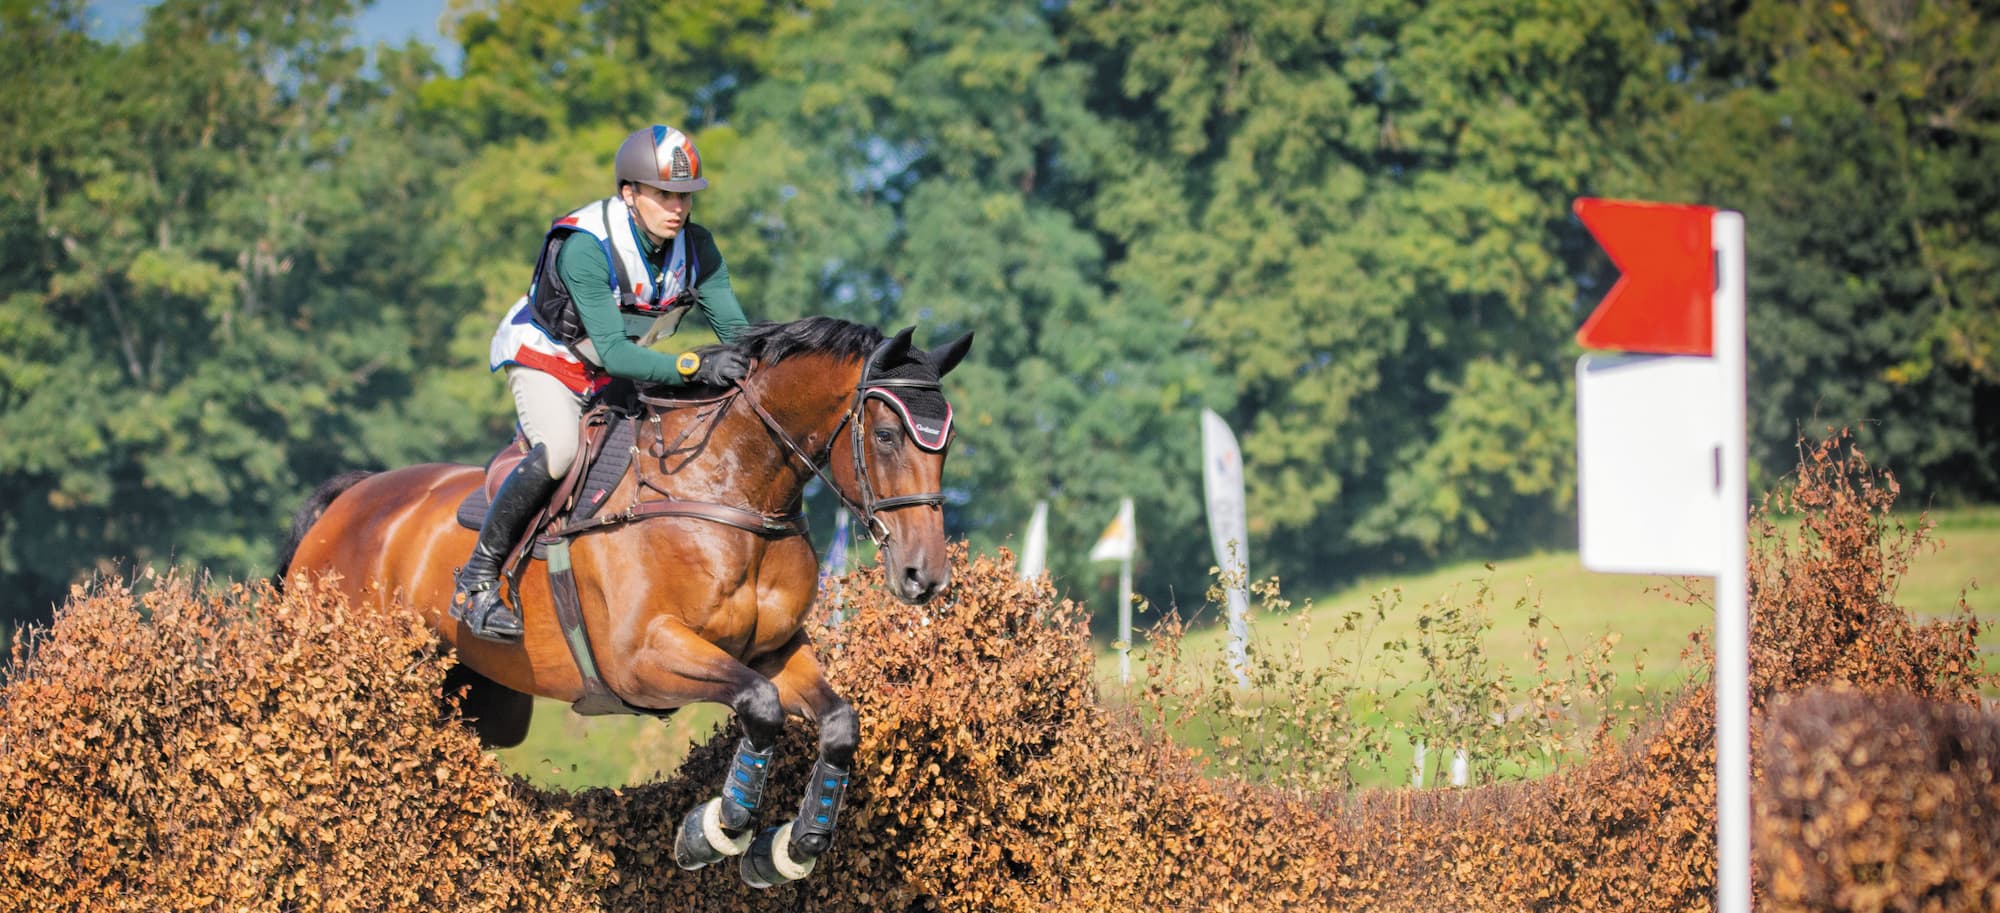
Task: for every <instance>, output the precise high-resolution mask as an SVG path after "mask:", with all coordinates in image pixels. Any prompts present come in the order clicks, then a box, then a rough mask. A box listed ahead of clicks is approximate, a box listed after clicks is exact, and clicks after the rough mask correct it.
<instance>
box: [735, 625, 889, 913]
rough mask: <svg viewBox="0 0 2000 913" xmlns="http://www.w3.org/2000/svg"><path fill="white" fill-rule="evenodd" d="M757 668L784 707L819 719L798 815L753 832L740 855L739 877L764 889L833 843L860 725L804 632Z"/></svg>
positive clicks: (794, 875) (802, 870)
mask: <svg viewBox="0 0 2000 913" xmlns="http://www.w3.org/2000/svg"><path fill="white" fill-rule="evenodd" d="M758 670H759V671H762V672H768V674H769V675H770V676H771V682H772V684H774V685H776V686H777V688H778V694H779V695H780V697H781V699H782V700H783V702H784V706H785V710H786V711H787V712H789V713H796V714H802V715H809V716H811V717H813V718H814V719H816V720H818V721H819V757H818V758H817V759H815V760H814V761H813V769H812V777H811V778H810V779H809V780H807V782H806V790H805V796H804V797H803V798H801V799H800V800H799V813H798V816H797V817H795V818H793V819H792V820H791V821H789V822H786V823H785V824H782V825H779V826H777V827H773V828H769V829H766V830H765V831H764V832H763V833H761V834H759V835H757V838H756V840H755V841H754V842H752V843H751V845H750V850H749V852H747V853H745V854H744V855H743V865H742V871H743V880H744V881H745V882H746V883H748V884H749V885H751V886H752V887H758V888H768V887H771V886H773V885H777V884H783V883H784V882H787V881H797V880H799V879H801V878H804V877H806V876H807V875H809V874H811V873H812V870H813V865H814V863H815V862H817V861H818V859H819V857H820V856H821V855H823V854H825V853H826V851H827V848H828V847H831V846H832V845H833V831H834V825H835V823H836V822H837V821H838V820H839V818H840V807H841V805H842V803H843V802H844V801H845V800H846V797H847V772H848V771H849V770H851V769H852V768H853V764H854V749H855V747H856V746H858V745H859V744H860V742H861V726H860V721H859V720H858V719H857V718H856V717H855V714H854V706H853V705H852V704H849V703H848V702H847V699H845V698H843V697H841V696H840V695H839V694H836V693H834V690H833V686H832V685H829V684H827V681H826V676H825V674H824V673H822V672H821V671H820V668H819V660H818V659H817V658H815V657H814V656H813V652H812V644H811V642H810V641H808V640H806V636H805V633H804V632H800V633H799V634H798V635H797V636H795V637H793V638H792V640H791V642H790V643H788V644H786V645H785V648H784V649H782V650H780V651H778V653H777V654H775V655H774V656H772V657H770V658H769V659H767V660H765V661H764V662H762V663H759V664H758Z"/></svg>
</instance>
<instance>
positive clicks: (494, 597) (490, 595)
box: [450, 579, 521, 643]
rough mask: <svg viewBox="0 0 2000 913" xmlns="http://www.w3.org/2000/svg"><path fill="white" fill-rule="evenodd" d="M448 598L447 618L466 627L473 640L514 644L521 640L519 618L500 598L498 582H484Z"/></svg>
mask: <svg viewBox="0 0 2000 913" xmlns="http://www.w3.org/2000/svg"><path fill="white" fill-rule="evenodd" d="M453 586H454V591H453V593H452V596H451V610H450V614H451V617H452V619H453V620H454V621H460V622H464V623H465V627H466V629H467V630H469V631H471V632H472V634H473V636H474V637H480V638H484V639H486V640H495V641H499V642H501V643H513V642H515V641H518V640H520V639H521V617H520V616H519V615H518V614H516V613H515V612H514V610H513V608H511V607H509V606H508V605H507V601H506V600H504V599H501V598H500V581H499V580H497V579H495V580H491V581H487V582H486V585H485V586H481V587H475V588H472V589H462V588H457V587H458V584H457V581H456V580H454V581H453Z"/></svg>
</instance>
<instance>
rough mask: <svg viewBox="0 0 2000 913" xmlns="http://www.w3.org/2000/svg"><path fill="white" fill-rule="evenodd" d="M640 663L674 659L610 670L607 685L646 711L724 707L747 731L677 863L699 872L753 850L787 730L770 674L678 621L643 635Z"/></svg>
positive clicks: (689, 825)
mask: <svg viewBox="0 0 2000 913" xmlns="http://www.w3.org/2000/svg"><path fill="white" fill-rule="evenodd" d="M633 652H634V653H635V654H636V655H644V656H656V657H672V658H673V661H672V663H671V665H669V664H665V663H654V662H645V663H621V664H619V666H617V667H614V668H612V669H609V670H607V671H608V672H609V674H608V675H607V683H608V684H610V685H611V687H612V689H613V690H614V691H616V692H617V693H618V694H620V695H622V696H624V697H625V699H626V700H628V701H631V702H633V703H635V704H640V705H642V706H648V707H680V706H685V705H687V704H692V703H697V702H703V701H706V702H712V703H718V704H726V705H728V706H729V708H730V709H732V710H734V711H736V719H737V721H738V722H740V723H741V724H742V726H743V737H742V738H741V739H739V740H737V743H736V754H735V755H734V756H733V757H732V758H731V759H730V763H729V774H728V777H727V779H726V780H724V781H723V785H722V794H721V795H720V796H717V797H716V798H714V799H710V800H709V801H707V802H704V803H702V804H701V805H698V806H695V808H694V810H693V811H690V812H688V814H687V816H686V817H685V818H683V819H682V820H681V826H680V831H679V832H678V833H677V834H676V835H675V839H674V861H675V862H676V863H678V864H679V865H680V867H681V868H684V869H699V868H701V867H702V866H705V865H708V864H710V863H715V862H721V861H722V860H723V859H726V858H728V857H730V856H736V855H740V854H742V853H743V852H744V851H745V850H747V849H749V848H750V842H751V838H752V837H753V836H754V835H753V833H752V829H751V828H752V825H753V824H754V823H755V820H756V813H757V809H758V807H759V806H760V805H761V804H762V802H763V796H764V780H765V778H766V777H768V776H769V775H770V762H771V754H772V752H773V751H775V750H776V748H777V746H778V736H779V734H780V733H782V732H783V731H784V728H785V703H784V700H783V699H782V697H781V695H780V694H779V691H778V686H776V685H774V684H772V682H771V680H770V679H769V677H767V676H766V675H765V674H763V673H761V672H758V671H756V670H753V669H751V668H750V667H749V666H746V665H744V664H742V663H740V662H737V660H736V658H735V657H733V656H730V655H729V654H728V653H726V652H724V651H723V650H722V649H721V648H719V647H717V646H716V645H714V644H712V643H709V642H708V641H707V640H705V639H703V638H702V637H701V635H699V634H696V633H695V632H694V631H693V630H691V629H689V628H688V627H687V625H686V624H684V623H682V622H681V621H680V620H679V619H674V618H666V619H659V620H656V621H655V622H654V623H653V624H651V625H649V626H648V627H647V628H646V630H645V640H644V649H643V650H642V651H633Z"/></svg>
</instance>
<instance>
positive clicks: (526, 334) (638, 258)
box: [489, 197, 700, 395]
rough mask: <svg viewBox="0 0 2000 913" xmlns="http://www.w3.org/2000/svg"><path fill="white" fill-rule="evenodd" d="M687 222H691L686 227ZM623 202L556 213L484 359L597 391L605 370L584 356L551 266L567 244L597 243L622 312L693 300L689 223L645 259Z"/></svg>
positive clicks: (581, 337)
mask: <svg viewBox="0 0 2000 913" xmlns="http://www.w3.org/2000/svg"><path fill="white" fill-rule="evenodd" d="M691 227H692V226H690V228H691ZM637 231H638V229H636V228H634V227H632V223H631V217H630V216H629V215H628V214H627V213H626V211H625V202H624V201H623V200H621V199H619V198H617V197H609V198H606V199H603V200H598V201H596V202H593V203H588V204H585V205H584V206H582V207H581V208H579V209H577V210H576V211H575V212H572V213H570V214H569V215H566V216H563V217H562V218H560V219H557V220H556V221H555V223H554V224H553V225H551V226H550V227H549V233H548V235H547V236H546V237H544V238H543V240H542V252H541V255H540V256H539V257H537V258H536V261H535V274H534V278H533V280H531V281H530V283H529V285H528V293H527V294H526V295H523V296H522V297H521V299H520V300H519V301H517V302H515V303H514V306H513V307H512V308H510V309H508V311H507V315H506V316H505V317H503V318H502V319H501V321H500V327H499V330H498V331H497V332H495V333H494V334H493V345H492V348H491V351H490V352H489V361H490V365H489V367H491V368H492V369H493V370H495V371H498V370H500V369H501V368H503V367H505V366H507V365H509V364H518V365H521V366H522V367H526V368H533V369H535V370H538V371H543V372H546V373H548V374H551V375H553V376H555V377H556V378H558V379H560V380H562V381H563V383H564V384H565V385H567V386H568V387H569V388H570V389H571V390H572V391H575V392H576V393H578V394H579V395H586V394H590V393H595V392H597V390H598V389H600V388H602V387H603V386H604V384H605V383H608V382H609V381H610V378H609V377H607V376H605V375H604V374H603V372H601V371H598V370H597V369H596V366H595V365H593V364H592V363H591V361H590V360H587V359H586V358H585V357H584V355H585V349H583V348H581V346H582V344H583V343H585V342H586V341H587V339H588V337H587V335H586V334H585V332H584V328H583V319H582V318H581V317H580V316H579V315H578V314H577V312H576V302H575V300H574V299H573V298H572V296H571V294H570V290H569V289H568V288H565V287H564V286H563V281H562V277H561V276H560V275H558V274H557V272H556V257H557V255H558V254H559V253H561V251H562V248H563V245H565V244H584V243H595V244H596V245H597V247H598V248H599V250H601V251H602V252H603V254H604V259H605V262H606V264H607V265H608V266H609V267H610V272H611V281H612V286H613V288H612V297H613V298H614V299H615V300H616V301H617V302H618V310H619V311H620V312H622V313H624V314H628V315H635V316H640V317H654V318H657V317H659V316H660V315H663V314H665V313H667V312H668V311H670V310H672V309H674V308H677V307H689V306H692V305H693V304H694V302H695V291H694V289H695V284H696V282H698V281H699V279H700V264H699V263H698V262H696V261H697V258H696V257H695V253H694V245H693V244H690V243H689V242H688V235H689V231H687V230H683V231H681V232H680V233H678V234H676V235H675V236H674V239H673V247H672V249H670V250H669V251H668V252H667V259H666V263H665V265H664V267H663V268H661V269H660V270H658V271H655V270H654V269H653V267H652V265H651V264H650V263H647V262H646V256H645V249H644V248H643V247H642V246H641V244H640V241H639V238H638V235H637V233H636V232H637Z"/></svg>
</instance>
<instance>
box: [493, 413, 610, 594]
mask: <svg viewBox="0 0 2000 913" xmlns="http://www.w3.org/2000/svg"><path fill="white" fill-rule="evenodd" d="M638 429H639V423H638V417H637V416H635V415H632V414H630V413H628V412H626V411H625V410H623V409H620V408H617V407H614V406H612V405H610V404H607V403H599V404H597V405H596V406H594V407H592V408H591V409H590V410H589V411H588V412H585V413H584V416H583V421H582V426H581V431H580V433H579V434H578V439H579V442H580V443H579V444H578V451H577V457H576V464H575V465H574V466H572V467H571V468H570V471H569V474H568V475H567V476H565V477H564V478H563V482H562V484H561V485H560V486H558V487H557V488H556V492H555V494H554V495H552V496H551V497H550V498H549V503H548V504H547V505H546V506H544V507H543V508H542V512H541V513H540V514H539V515H537V516H536V517H535V520H534V522H531V523H529V524H528V528H527V530H526V531H525V532H524V533H523V534H522V541H523V542H531V543H535V545H534V557H536V558H541V557H543V555H544V553H545V551H546V549H545V547H544V546H543V545H541V543H540V542H538V541H537V540H538V539H539V538H540V536H541V535H542V531H543V530H545V529H547V528H548V527H549V525H550V524H552V523H554V522H556V521H557V520H559V519H560V520H562V521H563V522H564V525H566V526H575V525H578V524H581V523H583V522H585V521H588V520H590V519H591V518H592V517H595V516H596V515H597V510H598V508H600V507H602V506H604V500H605V498H607V497H610V495H611V490H612V489H613V488H616V487H617V486H618V481H619V480H620V479H623V478H624V477H625V473H626V471H627V470H629V469H631V467H632V451H633V443H634V441H636V440H637V438H638ZM529 449H530V446H529V444H528V439H527V437H526V436H525V435H521V434H516V435H515V436H514V440H513V441H512V442H510V443H509V444H508V445H507V446H505V447H502V448H500V452H498V453H495V454H494V455H493V457H492V459H489V460H487V461H486V477H485V480H484V481H483V482H481V483H480V485H479V487H477V488H474V489H473V490H472V492H471V493H470V494H468V495H466V496H465V500H463V501H460V502H459V504H458V523H459V525H460V526H463V527H465V528H466V529H473V530H476V529H479V528H480V526H481V525H482V524H484V523H485V522H486V512H487V510H488V509H489V508H490V507H492V505H493V498H494V496H495V495H498V494H499V493H500V485H501V484H502V483H504V482H506V481H507V475H508V473H511V472H513V471H514V467H515V466H517V465H520V462H521V461H522V460H523V459H526V458H527V456H528V451H529ZM509 555H510V559H509V561H508V562H507V566H508V567H513V566H514V564H515V562H516V561H517V560H518V559H519V555H520V545H519V544H516V545H515V547H514V549H513V550H512V551H511V552H509Z"/></svg>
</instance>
